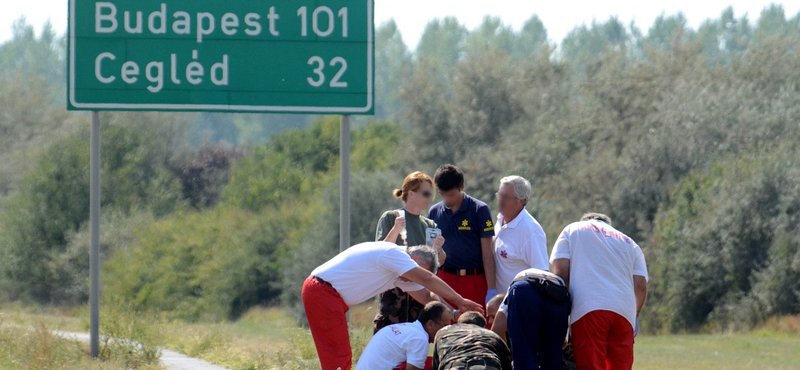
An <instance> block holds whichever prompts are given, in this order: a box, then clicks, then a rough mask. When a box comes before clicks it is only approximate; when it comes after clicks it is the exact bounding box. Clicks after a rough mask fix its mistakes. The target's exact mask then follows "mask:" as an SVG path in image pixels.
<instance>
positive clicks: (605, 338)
mask: <svg viewBox="0 0 800 370" xmlns="http://www.w3.org/2000/svg"><path fill="white" fill-rule="evenodd" d="M572 350H573V351H574V352H575V366H576V367H577V369H578V370H631V368H632V367H633V327H632V326H631V323H630V321H628V320H627V319H625V318H624V317H622V316H621V315H619V314H617V313H616V312H611V311H602V310H600V311H592V312H589V313H588V314H586V315H585V316H583V317H581V318H580V319H579V320H578V321H576V322H575V323H574V324H572Z"/></svg>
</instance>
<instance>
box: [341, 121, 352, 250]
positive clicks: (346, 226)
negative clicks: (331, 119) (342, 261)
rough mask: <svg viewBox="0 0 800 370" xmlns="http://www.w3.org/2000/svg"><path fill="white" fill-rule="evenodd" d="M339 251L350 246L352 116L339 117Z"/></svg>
mask: <svg viewBox="0 0 800 370" xmlns="http://www.w3.org/2000/svg"><path fill="white" fill-rule="evenodd" d="M339 161H340V163H339V179H340V186H339V204H340V205H339V253H341V252H343V251H344V250H345V249H347V248H349V247H350V116H341V118H339Z"/></svg>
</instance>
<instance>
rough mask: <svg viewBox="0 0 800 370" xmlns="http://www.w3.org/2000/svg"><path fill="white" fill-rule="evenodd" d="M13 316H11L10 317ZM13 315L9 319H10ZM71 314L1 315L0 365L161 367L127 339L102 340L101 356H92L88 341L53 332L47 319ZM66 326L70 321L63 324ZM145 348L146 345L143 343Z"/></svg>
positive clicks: (105, 369) (114, 369) (12, 368)
mask: <svg viewBox="0 0 800 370" xmlns="http://www.w3.org/2000/svg"><path fill="white" fill-rule="evenodd" d="M9 316H11V317H9ZM9 319H10V320H9ZM64 320H66V321H74V320H72V319H69V318H66V319H64V318H59V317H58V316H51V315H40V314H38V315H37V314H20V313H18V312H17V311H12V314H11V315H8V314H6V313H5V312H4V313H3V314H2V315H0V324H1V325H0V369H4V370H17V369H19V370H40V369H42V370H43V369H48V370H50V369H53V370H55V369H58V370H86V369H100V370H124V369H136V370H162V369H163V368H162V367H161V366H160V365H159V364H158V361H157V354H155V355H156V357H154V355H153V354H151V355H150V356H149V357H148V356H146V355H143V351H142V349H139V348H136V347H134V346H131V345H130V344H126V343H118V342H112V341H107V342H104V343H102V344H101V347H100V354H99V359H98V360H93V359H91V356H90V355H89V347H88V345H87V344H85V343H81V342H78V341H74V340H67V339H64V338H61V337H58V336H56V335H53V334H52V333H51V331H50V330H51V328H50V327H49V326H48V325H47V323H46V322H54V323H57V324H63V323H64V322H66V321H64ZM63 327H64V328H65V329H66V328H68V327H69V326H68V325H65V326H63ZM144 348H146V347H144Z"/></svg>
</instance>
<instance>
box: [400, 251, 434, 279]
mask: <svg viewBox="0 0 800 370" xmlns="http://www.w3.org/2000/svg"><path fill="white" fill-rule="evenodd" d="M406 253H408V255H409V256H411V257H414V256H417V257H419V259H420V261H422V262H425V263H427V264H428V265H430V266H431V272H432V273H434V274H435V273H436V272H437V271H439V254H438V253H436V249H434V248H433V247H430V246H427V245H415V246H413V247H408V249H407V250H406Z"/></svg>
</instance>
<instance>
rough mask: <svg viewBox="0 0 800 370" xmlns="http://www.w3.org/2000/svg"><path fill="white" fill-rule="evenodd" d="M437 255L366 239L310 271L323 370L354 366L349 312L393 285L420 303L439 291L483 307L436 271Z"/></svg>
mask: <svg viewBox="0 0 800 370" xmlns="http://www.w3.org/2000/svg"><path fill="white" fill-rule="evenodd" d="M436 254H437V253H436V251H435V250H434V249H433V248H431V247H428V246H424V245H423V246H416V247H411V248H409V250H408V251H407V250H406V249H405V248H403V247H401V246H398V245H396V244H394V243H389V242H367V243H361V244H358V245H355V246H352V247H350V248H348V249H347V250H345V251H344V252H342V253H339V254H338V255H337V256H336V257H333V258H332V259H331V260H329V261H328V262H325V263H324V264H322V265H321V266H319V267H317V268H316V269H314V271H312V272H311V275H310V276H309V277H308V278H307V279H306V281H305V283H304V284H303V292H302V299H303V307H304V308H305V311H306V318H307V319H308V326H309V328H310V329H311V336H312V337H313V338H314V345H315V346H316V347H317V354H318V355H319V361H320V364H321V365H322V370H335V369H351V368H352V362H353V353H352V349H351V348H350V334H349V333H348V331H347V316H346V313H347V311H348V310H349V309H350V307H351V306H353V305H357V304H359V303H361V302H364V301H366V300H368V299H370V298H372V297H374V296H376V295H378V293H381V292H385V291H387V290H389V289H390V288H394V287H398V288H400V289H403V291H406V292H408V294H409V295H411V297H413V298H414V299H416V300H417V301H419V302H421V303H428V302H431V301H433V300H435V299H436V296H434V294H432V293H435V294H438V295H439V296H440V297H442V298H444V299H447V300H448V301H450V302H453V304H455V305H456V306H457V307H458V308H459V309H460V310H461V311H470V310H479V311H481V310H482V309H481V305H479V304H477V303H475V302H472V301H470V300H467V299H464V298H463V297H462V296H461V295H460V294H458V293H456V292H455V291H454V290H453V289H452V288H450V286H448V285H447V284H446V283H445V282H444V281H442V280H441V279H439V278H438V277H436V275H434V274H433V272H435V271H436V269H437V268H438V260H437V257H436Z"/></svg>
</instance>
